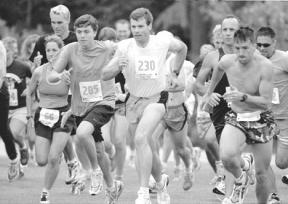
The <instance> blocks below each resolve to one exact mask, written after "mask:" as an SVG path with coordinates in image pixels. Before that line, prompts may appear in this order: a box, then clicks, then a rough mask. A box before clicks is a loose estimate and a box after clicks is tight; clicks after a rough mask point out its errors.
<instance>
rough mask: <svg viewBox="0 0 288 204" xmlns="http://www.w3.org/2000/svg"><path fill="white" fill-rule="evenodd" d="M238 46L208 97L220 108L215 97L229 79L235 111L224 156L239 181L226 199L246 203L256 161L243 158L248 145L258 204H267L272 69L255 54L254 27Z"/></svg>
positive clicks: (239, 37) (238, 38) (241, 33)
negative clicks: (221, 84)
mask: <svg viewBox="0 0 288 204" xmlns="http://www.w3.org/2000/svg"><path fill="white" fill-rule="evenodd" d="M234 46H235V54H228V55H225V56H224V57H223V58H222V59H221V60H220V62H219V64H218V66H217V67H216V69H214V72H213V76H212V80H211V85H210V87H209V89H208V92H207V96H205V101H207V102H208V104H209V105H210V106H212V107H214V106H216V105H217V104H219V97H214V96H213V94H212V93H213V90H214V89H215V87H216V85H217V83H218V82H219V80H220V79H221V78H222V76H223V74H224V73H226V75H227V78H228V81H229V84H230V86H231V87H230V88H231V91H229V92H226V93H225V94H224V95H223V96H222V97H223V98H224V100H226V101H227V103H229V104H230V106H231V111H229V112H228V113H227V114H226V117H225V119H226V124H225V126H224V129H223V132H222V135H221V140H220V156H221V160H222V162H223V164H224V166H225V168H226V169H227V170H228V171H229V172H231V173H232V174H233V176H234V177H235V182H234V186H233V192H232V194H231V195H230V196H229V195H226V198H225V199H224V200H223V203H225V204H227V203H240V204H242V203H243V200H244V197H245V194H246V191H247V189H248V185H249V180H250V177H249V174H251V164H252V160H253V157H250V159H243V158H242V157H241V152H242V150H243V146H245V144H247V146H248V148H249V150H250V151H251V152H252V153H253V155H254V157H255V168H256V178H257V184H256V196H257V200H258V203H266V202H267V199H268V196H269V193H270V191H271V183H270V180H271V178H270V174H269V169H270V161H271V156H272V142H271V140H272V138H273V136H274V134H275V129H276V128H275V127H276V125H275V123H274V119H273V117H272V115H271V112H269V111H268V110H269V107H270V105H271V100H272V88H273V81H272V75H273V70H272V63H271V62H270V61H269V60H267V59H266V58H265V57H263V56H261V55H259V54H257V53H255V47H254V31H253V30H252V29H251V28H249V27H244V28H240V29H239V30H238V31H236V32H235V34H234ZM228 196H229V197H228Z"/></svg>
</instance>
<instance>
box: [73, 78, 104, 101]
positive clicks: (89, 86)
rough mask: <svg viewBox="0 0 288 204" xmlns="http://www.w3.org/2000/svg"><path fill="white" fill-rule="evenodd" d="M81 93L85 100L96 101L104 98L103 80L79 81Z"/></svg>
mask: <svg viewBox="0 0 288 204" xmlns="http://www.w3.org/2000/svg"><path fill="white" fill-rule="evenodd" d="M79 87H80V94H81V98H82V101H83V102H96V101H101V100H103V95H102V88H101V82H100V81H99V80H98V81H87V82H79Z"/></svg>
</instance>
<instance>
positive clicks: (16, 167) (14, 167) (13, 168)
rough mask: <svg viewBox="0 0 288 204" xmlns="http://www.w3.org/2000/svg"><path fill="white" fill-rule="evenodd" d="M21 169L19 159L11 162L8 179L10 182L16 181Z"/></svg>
mask: <svg viewBox="0 0 288 204" xmlns="http://www.w3.org/2000/svg"><path fill="white" fill-rule="evenodd" d="M19 171H20V163H19V162H18V161H16V162H11V163H10V165H9V167H8V180H9V182H12V181H14V180H15V179H17V178H18V176H19Z"/></svg>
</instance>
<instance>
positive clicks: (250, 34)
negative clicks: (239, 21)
mask: <svg viewBox="0 0 288 204" xmlns="http://www.w3.org/2000/svg"><path fill="white" fill-rule="evenodd" d="M247 40H250V41H251V42H252V43H254V41H255V38H254V30H253V29H252V28H250V27H248V26H247V27H240V29H239V30H237V31H236V32H235V33H234V41H238V42H239V41H240V42H246V41H247Z"/></svg>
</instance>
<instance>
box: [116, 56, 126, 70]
mask: <svg viewBox="0 0 288 204" xmlns="http://www.w3.org/2000/svg"><path fill="white" fill-rule="evenodd" d="M118 65H119V67H120V69H121V71H122V70H123V69H124V68H125V67H127V66H128V59H127V57H126V56H120V57H119V60H118Z"/></svg>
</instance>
